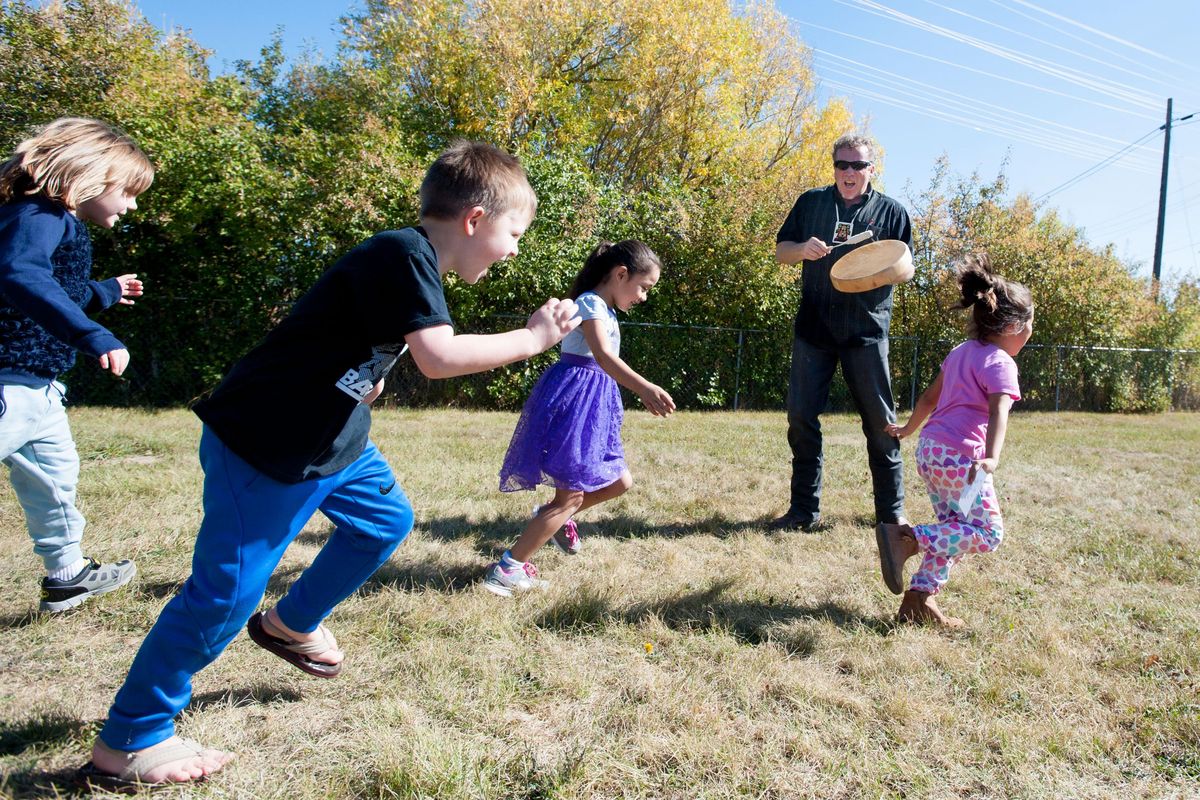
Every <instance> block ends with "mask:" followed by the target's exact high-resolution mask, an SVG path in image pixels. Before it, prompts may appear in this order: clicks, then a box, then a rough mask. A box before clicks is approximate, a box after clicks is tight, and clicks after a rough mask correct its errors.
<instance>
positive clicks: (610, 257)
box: [568, 239, 662, 300]
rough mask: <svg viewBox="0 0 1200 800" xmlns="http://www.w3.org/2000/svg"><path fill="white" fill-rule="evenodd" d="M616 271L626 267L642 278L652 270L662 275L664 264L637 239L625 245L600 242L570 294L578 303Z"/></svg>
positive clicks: (586, 262)
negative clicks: (580, 297)
mask: <svg viewBox="0 0 1200 800" xmlns="http://www.w3.org/2000/svg"><path fill="white" fill-rule="evenodd" d="M617 267H625V268H626V269H627V270H629V272H630V274H633V275H640V274H642V273H643V272H650V271H651V270H659V271H660V272H661V271H662V262H661V261H659V260H658V256H656V255H655V254H654V251H653V250H651V249H650V248H649V247H647V246H646V245H645V244H643V243H642V242H639V241H638V240H637V239H626V240H625V241H623V242H617V243H616V244H613V243H612V242H601V243H600V244H598V245H596V249H595V250H593V251H592V252H591V255H589V256H588V257H587V261H584V262H583V269H581V270H579V274H578V275H576V276H575V282H574V283H572V284H571V291H570V292H569V293H568V294H569V295H570V298H571V299H572V300H575V299H577V298H578V297H579V295H581V294H583V293H584V292H588V291H591V290H592V289H595V288H596V287H597V286H599V285H600V284H602V283H604V279H605V278H607V277H608V273H610V272H612V271H613V270H614V269H616V268H617Z"/></svg>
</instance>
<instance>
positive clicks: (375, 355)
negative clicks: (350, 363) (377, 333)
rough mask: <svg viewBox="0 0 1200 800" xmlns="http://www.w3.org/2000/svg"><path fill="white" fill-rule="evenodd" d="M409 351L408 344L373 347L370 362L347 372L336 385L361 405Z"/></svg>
mask: <svg viewBox="0 0 1200 800" xmlns="http://www.w3.org/2000/svg"><path fill="white" fill-rule="evenodd" d="M407 349H408V345H406V344H404V345H402V344H381V345H379V346H378V347H373V348H371V358H370V360H368V361H365V362H363V363H362V364H359V365H358V366H357V367H355V368H354V369H348V370H346V374H345V375H343V376H342V377H340V378H338V382H337V383H336V384H334V385H335V386H337V388H338V389H340V390H342V391H343V392H345V393H346V394H348V395H350V396H351V397H353V398H354V399H355V400H357V401H358V402H360V403H361V402H362V401H363V399H364V398H365V397H366V396H367V395H368V394H370V393H371V390H372V389H373V388H375V384H377V383H379V379H380V378H382V377H383V376H384V375H387V374H388V370H390V369H391V368H392V367H393V366H394V365H395V363H396V360H397V359H398V358H400V356H402V355H404V351H405V350H407Z"/></svg>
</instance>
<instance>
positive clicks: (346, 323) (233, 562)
mask: <svg viewBox="0 0 1200 800" xmlns="http://www.w3.org/2000/svg"><path fill="white" fill-rule="evenodd" d="M420 195H421V224H420V226H418V227H415V228H404V229H402V230H391V231H385V232H383V233H380V234H378V235H376V236H373V237H372V238H370V239H368V240H367V241H365V242H363V243H362V244H360V245H359V246H358V247H356V248H354V249H353V250H351V251H350V252H349V253H347V254H346V255H345V256H344V257H343V258H342V259H341V260H340V261H338V262H337V263H336V264H335V265H334V266H333V267H331V268H330V269H329V270H328V271H327V272H325V274H324V275H322V276H321V278H320V279H319V280H318V281H317V282H316V284H315V285H314V286H313V287H312V288H311V289H310V290H309V291H308V292H307V293H306V294H305V295H304V296H303V297H302V298H301V299H300V300H299V302H297V303H296V305H295V307H294V309H293V310H292V311H291V313H290V314H289V315H288V316H287V317H286V318H285V319H284V320H283V321H282V322H281V323H280V324H279V325H278V326H277V327H276V328H275V329H274V330H273V331H271V332H270V333H269V334H268V335H267V337H266V338H265V339H264V340H263V342H261V343H260V344H259V345H258V346H257V347H255V348H254V349H253V350H251V351H250V352H249V353H247V354H246V355H245V356H244V357H243V358H242V359H241V360H240V361H238V362H237V363H236V364H235V365H234V366H233V368H232V369H231V370H230V372H229V374H228V375H227V376H226V377H225V379H224V380H223V381H222V382H221V384H220V385H219V386H218V387H217V388H216V390H215V391H214V392H213V393H212V395H211V396H210V397H208V398H207V399H205V400H204V401H202V402H201V403H200V404H198V405H197V406H196V413H197V414H198V415H199V416H200V418H201V420H203V422H204V430H203V434H202V437H201V440H200V462H201V465H202V466H203V468H204V473H205V480H204V510H205V515H204V521H203V522H202V523H201V526H200V532H199V534H198V535H197V538H196V552H195V556H194V558H193V562H192V575H191V577H189V578H188V580H187V582H186V583H185V584H184V586H183V588H182V589H181V590H180V593H179V594H178V595H177V596H176V597H175V598H173V599H172V600H171V602H169V603H168V604H167V606H166V607H165V608H164V609H163V612H162V614H161V615H160V616H159V618H158V621H157V622H156V623H155V625H154V627H153V629H152V630H151V631H150V633H149V634H148V635H147V637H146V640H145V641H144V642H143V643H142V646H141V649H140V650H139V652H138V654H137V657H136V658H135V659H134V662H133V665H132V667H131V668H130V670H129V675H128V677H127V678H126V680H125V685H124V686H123V687H122V688H121V690H120V691H119V692H118V693H117V696H116V700H115V701H114V703H113V706H112V709H111V710H110V712H109V717H108V721H107V723H106V724H105V726H104V728H103V729H102V730H101V732H100V736H99V738H98V739H97V741H96V743H95V746H94V747H93V749H92V761H91V763H89V764H88V765H87V766H85V767H84V768H83V770H82V772H81V778H82V779H84V780H86V781H88V782H89V783H92V784H94V785H99V786H103V787H106V788H115V789H121V788H128V787H131V786H133V785H136V784H138V783H142V784H147V783H148V784H161V783H169V782H182V781H191V780H197V779H200V778H203V777H204V776H206V775H209V774H211V773H213V772H215V771H217V770H219V769H220V768H221V767H222V766H224V764H225V763H226V762H227V761H228V760H229V759H230V758H231V754H229V753H225V752H221V751H218V750H213V749H209V748H205V747H202V746H201V745H199V744H197V743H195V742H192V741H189V740H185V739H180V738H179V737H177V736H176V735H175V727H174V718H175V716H176V715H177V714H178V713H179V712H180V711H182V710H183V708H184V707H185V706H186V705H187V704H188V701H189V699H190V697H191V679H192V676H193V675H194V674H195V673H197V672H199V671H200V670H201V669H203V668H204V667H205V666H207V665H208V664H209V663H211V662H212V661H213V660H214V659H216V658H217V656H218V655H220V653H221V651H223V650H224V649H225V647H226V646H227V645H228V644H229V642H230V641H231V640H232V639H233V637H234V636H236V635H237V633H238V631H239V630H240V629H241V628H242V627H243V626H245V627H246V629H247V632H248V633H249V635H250V638H251V639H252V640H253V641H254V642H255V643H256V644H258V645H259V646H261V647H263V648H264V649H266V650H267V651H268V652H270V653H272V654H274V655H276V656H279V657H280V658H282V659H284V660H285V661H287V662H288V663H289V664H291V665H293V666H295V667H297V668H298V669H301V670H303V671H304V672H306V673H308V674H311V675H315V676H318V677H322V678H333V677H336V676H337V675H339V674H341V673H342V672H343V671H345V670H344V669H343V658H344V653H343V652H342V650H341V649H340V648H339V646H338V643H337V641H336V640H335V639H334V638H333V635H332V634H331V633H330V632H329V631H328V630H327V629H326V628H325V626H324V625H323V624H322V620H324V619H325V618H326V617H327V616H328V615H329V614H330V612H332V611H333V609H334V607H335V606H336V605H337V604H338V603H340V602H341V601H342V600H343V599H345V598H346V597H348V596H350V595H351V594H353V593H354V592H355V591H356V590H357V589H358V588H359V587H360V586H361V585H362V584H363V582H364V581H366V580H367V578H369V577H370V576H371V575H372V574H373V573H374V572H375V571H376V569H378V568H379V566H380V565H381V564H383V563H384V562H385V561H386V560H387V558H388V557H389V556H390V555H391V553H392V551H393V550H395V548H396V547H397V546H398V545H399V544H400V542H402V541H403V540H404V539H405V537H407V535H408V533H409V531H410V530H411V529H412V524H413V510H412V506H411V505H410V504H409V501H408V498H407V497H405V495H404V491H403V490H402V489H401V488H400V487H399V486H398V485H397V481H396V476H395V474H394V473H393V472H392V469H391V467H389V466H388V463H387V462H386V461H385V460H384V458H383V456H382V455H381V454H380V452H379V450H378V449H377V448H376V447H375V445H374V444H373V443H372V442H371V441H370V439H369V438H368V431H369V427H370V420H371V412H370V403H371V402H372V401H373V400H374V399H375V398H377V397H378V396H379V394H380V392H381V391H382V389H383V381H384V377H385V375H386V374H387V372H388V371H389V370H390V369H391V367H392V366H393V364H395V362H396V360H397V358H399V356H400V355H401V354H402V352H403V349H404V348H405V346H407V348H408V350H409V352H410V353H411V355H412V359H413V361H414V362H415V363H416V365H417V367H418V368H419V369H420V370H421V372H422V373H424V374H425V375H426V376H428V377H431V378H448V377H452V376H455V375H465V374H468V373H472V372H479V371H481V370H486V369H491V368H493V367H498V366H500V365H502V364H508V363H511V362H513V361H517V360H520V359H523V358H528V357H530V356H532V355H535V354H537V353H540V352H542V351H543V350H546V349H547V348H549V347H552V346H553V345H554V344H556V343H557V342H558V341H559V340H560V339H561V338H562V337H563V336H564V335H565V334H566V333H567V332H569V331H570V330H572V329H573V328H574V327H575V326H576V325H577V324H578V323H577V322H574V321H573V317H574V315H575V304H574V303H573V302H571V301H569V300H562V301H560V300H557V299H551V300H549V301H547V303H546V304H545V305H543V306H542V307H541V308H540V309H538V310H537V311H536V312H535V313H534V314H533V316H531V317H530V318H529V322H528V324H527V325H526V326H525V327H524V328H520V329H518V330H513V331H508V332H506V333H499V334H493V335H486V336H473V335H459V334H455V332H454V328H453V327H452V325H453V323H452V320H451V318H450V312H449V310H448V308H447V307H446V299H445V295H444V293H443V289H442V276H444V275H445V274H446V273H449V272H453V273H456V274H457V275H458V276H459V277H460V278H462V279H463V280H464V281H466V282H467V283H470V284H473V283H475V282H476V281H478V280H479V279H481V278H482V277H483V276H484V275H486V274H487V271H488V268H489V267H490V266H491V265H492V264H493V263H495V262H497V261H501V260H503V259H506V258H512V257H514V256H516V255H517V242H518V241H519V240H520V238H521V236H522V234H524V233H525V229H526V227H528V225H529V224H530V221H531V220H532V219H533V215H534V211H535V209H536V206H537V198H536V196H535V195H534V193H533V190H532V188H531V187H530V185H529V182H528V179H527V178H526V175H525V171H524V170H523V169H522V167H521V165H520V163H519V162H518V161H517V159H516V158H514V157H513V156H511V155H509V154H508V153H505V152H504V151H502V150H498V149H497V148H494V147H491V146H489V145H484V144H478V143H471V142H458V143H456V144H454V145H453V146H451V147H450V148H449V149H448V150H447V151H446V152H444V153H443V154H442V155H441V156H439V157H438V159H437V160H436V161H435V162H434V163H433V165H432V166H431V167H430V168H429V170H428V172H427V173H426V175H425V179H424V181H423V182H422V184H421V191H420ZM316 511H321V512H322V513H323V514H324V515H325V516H326V517H328V518H329V520H330V521H332V522H333V523H334V525H335V530H334V532H333V533H332V534H331V535H330V538H329V541H328V542H327V543H326V544H325V546H324V547H322V548H321V552H320V553H318V554H317V556H316V558H315V559H314V561H313V563H312V564H311V565H310V566H309V567H308V568H307V569H306V570H305V571H304V572H303V573H302V574H301V575H300V577H299V578H298V579H297V580H296V581H295V583H293V584H292V586H291V587H290V589H289V590H288V592H287V594H286V595H285V596H284V597H283V598H282V599H280V601H279V602H278V603H276V604H275V605H274V606H273V607H272V608H270V609H268V610H267V611H266V612H264V613H255V610H256V608H257V607H258V604H259V602H260V600H261V599H262V596H263V593H264V592H265V590H266V586H267V581H268V579H269V578H270V577H271V573H272V572H273V571H274V569H275V566H276V565H277V564H278V563H279V559H280V557H281V556H282V555H283V552H284V550H285V549H286V548H287V546H288V544H289V543H290V542H291V541H292V540H293V539H294V538H295V537H296V535H297V534H298V533H299V532H300V530H301V528H303V526H304V525H305V523H306V522H307V520H308V519H309V517H310V516H311V515H312V514H313V513H314V512H316Z"/></svg>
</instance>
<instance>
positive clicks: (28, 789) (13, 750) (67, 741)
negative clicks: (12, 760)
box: [0, 715, 92, 800]
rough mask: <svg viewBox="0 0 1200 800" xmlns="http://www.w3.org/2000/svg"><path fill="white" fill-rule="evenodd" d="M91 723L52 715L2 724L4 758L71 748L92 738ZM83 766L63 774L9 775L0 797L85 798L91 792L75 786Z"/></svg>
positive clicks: (0, 746) (29, 772) (0, 751)
mask: <svg viewBox="0 0 1200 800" xmlns="http://www.w3.org/2000/svg"><path fill="white" fill-rule="evenodd" d="M91 728H92V725H91V723H88V722H84V721H83V720H79V719H74V718H72V717H67V716H60V715H52V716H42V717H37V718H34V719H27V720H23V721H21V722H16V723H2V724H0V756H17V755H20V754H22V753H24V752H25V751H26V750H28V749H29V748H35V749H36V750H51V749H60V748H70V747H72V745H73V743H75V742H77V741H80V740H84V739H87V738H89V733H90V729H91ZM78 766H83V760H80V762H79V764H78V765H77V766H76V767H69V768H65V769H59V770H43V769H36V768H29V769H15V770H10V771H8V772H6V773H5V774H4V776H3V780H2V781H0V793H2V794H3V795H4V796H5V797H11V798H13V800H26V798H42V797H83V796H86V795H87V792H85V791H83V790H82V789H80V788H79V786H78V785H76V783H75V770H76V769H77V768H78Z"/></svg>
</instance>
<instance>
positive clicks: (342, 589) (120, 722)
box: [100, 426, 413, 750]
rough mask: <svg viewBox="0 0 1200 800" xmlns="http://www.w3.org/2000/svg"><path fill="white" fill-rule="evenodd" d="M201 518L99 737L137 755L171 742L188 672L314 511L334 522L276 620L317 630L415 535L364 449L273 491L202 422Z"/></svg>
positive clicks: (391, 484) (229, 630) (249, 610)
mask: <svg viewBox="0 0 1200 800" xmlns="http://www.w3.org/2000/svg"><path fill="white" fill-rule="evenodd" d="M200 464H201V466H202V467H203V468H204V521H203V522H202V523H201V525H200V533H199V534H198V535H197V537H196V552H195V553H194V554H193V556H192V574H191V576H190V577H189V578H188V579H187V582H185V583H184V585H183V588H182V589H181V590H180V592H179V594H178V595H176V596H175V597H174V598H172V599H171V601H170V602H169V603H167V605H166V607H164V608H163V611H162V614H160V615H159V617H158V621H157V622H155V623H154V627H153V628H151V629H150V633H149V634H148V635H147V636H146V639H145V641H143V642H142V646H141V648H140V649H139V650H138V653H137V656H136V657H135V658H134V660H133V666H132V667H130V669H129V675H128V676H127V677H126V678H125V684H124V686H122V687H121V689H120V691H118V692H117V697H116V700H115V701H114V702H113V706H112V708H111V709H110V710H109V715H108V722H107V723H106V724H105V726H104V729H103V730H102V731H101V732H100V738H101V739H102V740H103V741H104V743H105V744H107V745H108V746H109V747H112V748H115V749H118V750H141V749H143V748H146V747H149V746H150V745H153V744H157V743H158V742H161V741H163V740H164V739H168V738H170V737H171V736H172V735H174V732H175V723H174V719H175V717H176V715H177V714H179V712H180V711H182V710H183V708H184V707H185V706H186V705H187V704H188V701H189V700H190V699H191V696H192V676H193V675H195V674H196V673H197V672H199V671H200V670H201V669H203V668H204V667H206V666H208V665H209V664H211V663H212V662H213V661H214V660H216V658H217V656H219V655H220V654H221V652H222V651H223V650H224V649H225V647H226V646H227V645H228V644H229V642H230V641H232V640H233V637H234V636H236V635H237V633H238V631H240V630H241V629H242V628H243V627H244V626H245V624H246V621H247V620H248V619H250V616H251V615H252V614H253V613H254V612H255V610H256V609H257V608H258V604H259V601H260V600H261V599H262V596H263V593H264V592H265V591H266V588H267V581H268V580H269V579H270V577H271V573H272V572H273V571H274V570H275V567H276V566H277V565H278V564H279V560H280V558H282V557H283V552H284V550H286V549H287V546H288V545H289V544H290V543H291V541H292V540H293V539H294V538H295V537H296V535H297V534H298V533H299V532H300V530H301V529H302V528H303V527H304V525H305V523H306V522H308V520H309V518H310V517H312V515H313V514H314V513H315V512H317V511H320V512H321V513H322V514H324V515H325V516H326V517H328V518H329V520H330V521H331V522H333V523H334V525H335V526H336V530H334V532H333V534H332V535H331V536H330V537H329V541H328V542H326V544H325V546H324V547H322V548H321V552H320V553H318V554H317V557H316V558H315V559H314V560H313V563H312V564H311V565H310V566H309V567H308V569H306V570H304V572H303V573H302V574H301V575H300V577H299V578H298V579H297V580H296V582H295V583H293V584H292V587H291V588H290V589H289V590H288V593H287V595H286V596H285V597H284V598H283V599H282V600H280V601H279V604H278V611H279V617H280V619H282V620H283V622H284V624H285V625H287V626H288V627H289V628H291V629H293V630H296V631H300V632H305V633H307V632H311V631H314V630H316V629H317V626H318V625H320V623H321V620H323V619H324V618H325V617H327V616H328V615H329V614H330V612H332V611H333V608H334V606H336V605H337V604H338V603H340V602H341V601H342V600H344V599H345V598H347V597H349V596H350V595H351V594H353V593H354V591H355V590H356V589H358V587H360V586H361V585H362V584H363V582H364V581H366V580H367V578H369V577H370V576H371V575H372V574H373V573H374V572H375V570H376V569H378V568H379V567H380V565H382V564H383V562H385V561H386V560H387V559H388V556H390V555H391V554H392V551H394V550H395V549H396V547H397V545H399V544H400V542H402V541H404V539H405V537H407V536H408V533H409V531H410V530H412V524H413V512H412V505H411V504H410V503H409V502H408V498H407V497H406V496H405V495H404V492H403V491H402V490H401V489H400V487H399V486H398V485H396V478H395V476H394V475H393V473H392V470H391V468H390V467H389V466H388V464H387V462H386V461H384V459H383V456H382V455H381V454H380V453H379V450H378V448H376V447H375V445H374V444H373V443H370V442H368V444H367V448H366V450H365V451H364V452H363V454H362V455H361V456H360V457H359V458H358V460H356V461H355V462H354V463H353V464H351V465H349V466H348V467H346V468H344V469H342V470H339V471H338V472H335V473H334V474H332V475H327V476H325V477H322V478H314V479H311V480H306V481H301V482H300V483H280V482H279V481H276V480H274V479H272V478H269V477H267V476H266V475H264V474H263V473H261V472H259V471H258V470H256V469H255V468H254V467H252V466H250V465H249V464H247V463H246V462H245V461H243V460H242V459H241V458H239V457H238V456H236V455H234V453H233V451H231V450H230V449H229V448H227V447H226V446H225V444H224V443H223V442H222V441H221V440H220V439H219V438H217V436H216V434H214V433H213V432H212V431H211V430H209V428H208V426H205V427H204V432H203V434H202V436H201V438H200Z"/></svg>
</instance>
